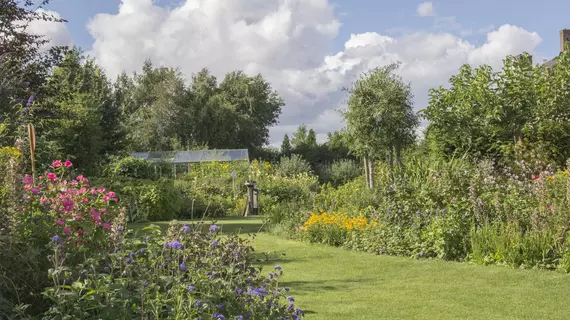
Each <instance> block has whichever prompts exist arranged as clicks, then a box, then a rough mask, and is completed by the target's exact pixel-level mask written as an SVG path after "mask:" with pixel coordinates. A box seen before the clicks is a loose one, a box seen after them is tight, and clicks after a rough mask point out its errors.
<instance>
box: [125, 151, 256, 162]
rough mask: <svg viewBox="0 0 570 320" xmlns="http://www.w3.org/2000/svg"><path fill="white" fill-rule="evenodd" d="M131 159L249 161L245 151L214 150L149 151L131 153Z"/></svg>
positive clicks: (247, 153)
mask: <svg viewBox="0 0 570 320" xmlns="http://www.w3.org/2000/svg"><path fill="white" fill-rule="evenodd" d="M131 156H132V157H135V158H142V159H145V160H148V161H156V162H168V163H199V162H214V161H215V162H231V161H249V152H248V151H247V149H215V150H195V151H151V152H135V153H131Z"/></svg>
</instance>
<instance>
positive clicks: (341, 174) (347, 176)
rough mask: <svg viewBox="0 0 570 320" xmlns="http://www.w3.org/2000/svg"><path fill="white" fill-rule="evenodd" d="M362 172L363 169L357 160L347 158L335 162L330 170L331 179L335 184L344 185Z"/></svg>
mask: <svg viewBox="0 0 570 320" xmlns="http://www.w3.org/2000/svg"><path fill="white" fill-rule="evenodd" d="M361 174H362V171H361V169H360V166H359V165H358V163H356V161H354V160H346V159H345V160H340V161H335V162H333V164H332V165H331V170H330V180H331V182H332V183H333V184H334V185H342V184H345V183H347V182H349V181H351V180H353V179H355V178H356V177H358V176H360V175H361Z"/></svg>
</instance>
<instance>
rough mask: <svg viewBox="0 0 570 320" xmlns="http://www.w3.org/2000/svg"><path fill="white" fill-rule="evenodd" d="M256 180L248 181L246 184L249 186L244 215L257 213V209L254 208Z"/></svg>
mask: <svg viewBox="0 0 570 320" xmlns="http://www.w3.org/2000/svg"><path fill="white" fill-rule="evenodd" d="M255 184H256V182H255V181H246V182H245V186H246V187H247V205H246V208H247V210H246V212H245V215H244V216H246V217H247V216H248V215H250V214H251V215H255V213H256V210H255V209H254V200H253V199H254V194H253V189H254V188H255Z"/></svg>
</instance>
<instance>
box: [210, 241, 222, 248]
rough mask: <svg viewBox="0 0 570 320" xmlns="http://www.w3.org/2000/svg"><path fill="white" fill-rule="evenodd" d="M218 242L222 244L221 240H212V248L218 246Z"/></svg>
mask: <svg viewBox="0 0 570 320" xmlns="http://www.w3.org/2000/svg"><path fill="white" fill-rule="evenodd" d="M218 244H220V241H218V240H214V242H212V244H211V246H212V248H215V247H217V246H218Z"/></svg>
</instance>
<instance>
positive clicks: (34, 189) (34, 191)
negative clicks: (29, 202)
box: [32, 188, 40, 194]
mask: <svg viewBox="0 0 570 320" xmlns="http://www.w3.org/2000/svg"><path fill="white" fill-rule="evenodd" d="M32 193H33V194H38V193H40V189H38V188H32Z"/></svg>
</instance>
